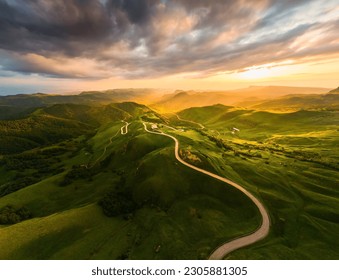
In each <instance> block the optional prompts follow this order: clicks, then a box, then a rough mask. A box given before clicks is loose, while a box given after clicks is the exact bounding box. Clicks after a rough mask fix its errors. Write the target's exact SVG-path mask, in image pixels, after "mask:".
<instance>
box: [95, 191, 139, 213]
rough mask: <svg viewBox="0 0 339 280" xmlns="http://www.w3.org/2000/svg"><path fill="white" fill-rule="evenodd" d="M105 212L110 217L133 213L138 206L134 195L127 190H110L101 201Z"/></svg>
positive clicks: (100, 203)
mask: <svg viewBox="0 0 339 280" xmlns="http://www.w3.org/2000/svg"><path fill="white" fill-rule="evenodd" d="M99 205H100V206H101V207H102V210H103V212H104V214H105V215H106V216H108V217H116V216H121V215H124V216H125V217H127V216H128V214H132V213H133V212H134V211H135V210H136V209H137V208H138V207H137V204H136V203H135V202H134V201H133V198H132V196H131V195H130V194H129V193H128V192H126V191H120V190H119V191H117V190H114V191H110V192H108V193H106V194H105V196H104V197H103V198H102V199H101V200H100V201H99Z"/></svg>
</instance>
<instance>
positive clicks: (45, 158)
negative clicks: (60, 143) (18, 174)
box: [1, 147, 67, 173]
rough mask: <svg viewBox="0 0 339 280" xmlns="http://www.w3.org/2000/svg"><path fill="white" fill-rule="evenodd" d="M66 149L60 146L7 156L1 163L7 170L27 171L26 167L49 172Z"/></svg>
mask: <svg viewBox="0 0 339 280" xmlns="http://www.w3.org/2000/svg"><path fill="white" fill-rule="evenodd" d="M66 151H67V150H66V149H65V148H59V147H55V148H51V149H45V150H35V151H29V152H24V153H21V154H17V155H10V156H5V157H4V159H3V160H2V161H1V163H2V164H3V165H4V167H5V168H6V169H7V170H16V171H25V170H26V169H36V170H38V171H39V172H41V173H48V172H52V171H53V168H52V165H53V164H55V163H59V162H60V159H59V158H58V157H57V156H60V155H62V154H63V153H65V152H66Z"/></svg>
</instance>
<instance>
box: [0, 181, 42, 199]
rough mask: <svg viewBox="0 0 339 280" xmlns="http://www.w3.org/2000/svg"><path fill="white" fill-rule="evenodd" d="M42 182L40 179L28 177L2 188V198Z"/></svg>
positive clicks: (0, 191) (0, 188)
mask: <svg viewBox="0 0 339 280" xmlns="http://www.w3.org/2000/svg"><path fill="white" fill-rule="evenodd" d="M39 181H40V178H39V177H32V176H26V177H24V178H19V179H17V180H15V181H12V182H9V183H6V184H3V185H1V186H0V197H3V196H5V195H8V194H10V193H13V192H16V191H18V190H21V189H23V188H26V187H27V186H30V185H32V184H35V183H37V182H39Z"/></svg>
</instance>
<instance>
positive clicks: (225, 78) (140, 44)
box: [0, 0, 339, 95]
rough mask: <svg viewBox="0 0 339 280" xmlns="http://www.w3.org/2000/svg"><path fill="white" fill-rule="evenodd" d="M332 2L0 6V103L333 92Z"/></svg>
mask: <svg viewBox="0 0 339 280" xmlns="http://www.w3.org/2000/svg"><path fill="white" fill-rule="evenodd" d="M338 30H339V1H338V0H326V1H323V0H213V1H209V0H58V1H53V0H30V1H27V0H0V94H2V95H4V94H14V93H31V92H38V91H40V92H50V93H53V92H72V91H81V90H102V89H112V88H166V89H179V88H180V89H202V90H205V89H211V90H223V89H225V90H227V89H234V88H242V87H247V86H250V85H286V86H305V87H308V86H309V87H326V88H336V87H338V86H339V79H338V78H339V36H338Z"/></svg>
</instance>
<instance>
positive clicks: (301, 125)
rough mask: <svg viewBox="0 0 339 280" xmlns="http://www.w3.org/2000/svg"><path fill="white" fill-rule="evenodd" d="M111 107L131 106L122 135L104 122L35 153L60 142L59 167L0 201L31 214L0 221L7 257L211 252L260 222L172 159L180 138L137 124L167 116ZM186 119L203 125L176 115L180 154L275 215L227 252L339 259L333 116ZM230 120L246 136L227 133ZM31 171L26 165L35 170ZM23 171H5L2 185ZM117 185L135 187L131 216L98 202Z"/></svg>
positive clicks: (209, 112) (226, 191)
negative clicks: (82, 171)
mask: <svg viewBox="0 0 339 280" xmlns="http://www.w3.org/2000/svg"><path fill="white" fill-rule="evenodd" d="M112 106H113V107H114V108H115V110H118V113H119V114H122V113H121V111H119V110H122V111H123V112H125V113H124V114H123V115H125V114H127V113H128V114H129V115H128V117H129V119H128V121H129V122H131V124H130V126H129V129H128V130H129V132H128V134H126V135H121V134H120V127H121V126H123V125H124V123H122V122H121V120H116V121H107V122H105V123H104V124H103V125H101V126H100V127H99V128H98V129H94V128H93V129H92V131H91V132H92V136H88V134H87V136H84V135H82V136H81V137H78V138H75V137H74V138H73V139H72V140H66V141H63V142H61V143H58V144H55V145H53V146H50V147H39V148H37V149H36V150H34V152H38V151H40V150H41V151H43V150H45V152H47V153H48V151H49V150H50V151H53V149H56V148H58V147H63V148H65V151H64V152H63V153H61V154H60V155H58V158H59V159H60V162H58V163H53V164H54V165H55V168H56V167H57V166H59V165H60V166H61V167H62V168H63V170H64V171H62V172H61V173H58V174H45V175H44V176H42V177H41V181H40V182H38V183H36V184H34V185H30V186H28V187H26V188H23V189H21V190H19V191H16V192H13V193H11V194H8V195H6V196H4V197H1V198H0V208H2V207H4V206H6V205H8V204H12V205H15V206H25V207H27V208H28V209H29V210H30V211H31V212H32V213H33V219H30V220H26V221H24V222H21V223H18V224H15V225H10V226H0V246H1V248H4V249H3V250H1V252H0V259H119V258H120V259H124V258H129V259H206V258H208V256H209V254H210V253H211V252H212V251H213V249H215V248H216V247H217V246H218V245H220V244H222V243H223V242H225V241H227V240H231V239H234V238H236V237H238V236H242V235H244V234H247V233H250V232H253V231H254V230H255V229H256V228H257V227H258V226H259V224H260V216H259V213H258V211H257V209H256V207H255V206H254V204H253V203H252V202H251V201H250V200H249V199H248V198H247V197H246V196H244V195H243V194H242V193H241V192H240V191H238V190H236V189H234V188H232V187H230V186H228V185H226V184H224V183H222V182H220V181H217V180H215V179H212V178H210V177H208V176H205V175H203V174H200V173H198V172H196V171H194V170H191V169H189V168H188V167H186V166H184V165H182V164H180V163H179V162H177V161H176V159H175V157H174V142H173V140H171V139H169V138H168V137H164V136H159V135H154V134H149V133H146V132H145V131H144V129H143V126H142V123H141V122H140V121H139V117H140V118H144V119H147V120H151V119H152V120H153V121H154V122H162V121H163V119H164V118H163V117H162V116H159V115H158V114H156V113H154V112H152V111H149V110H148V109H147V108H146V107H143V106H136V105H135V104H134V103H124V104H122V105H119V106H117V105H112ZM54 109H55V108H54ZM115 112H116V111H115ZM126 112H127V113H126ZM67 114H69V111H67ZM77 116H78V117H79V116H80V115H79V112H77ZM180 116H181V117H182V118H187V119H190V120H192V121H196V122H201V123H203V125H204V126H205V127H206V128H205V129H203V130H201V129H200V128H199V126H198V125H195V124H192V123H188V122H184V121H178V119H177V118H175V117H173V118H172V117H171V118H169V120H170V123H169V125H172V126H175V125H177V126H178V127H177V128H182V129H183V131H180V130H177V131H174V130H171V129H169V128H166V127H163V128H162V130H164V131H165V132H167V133H170V134H172V135H175V136H176V137H177V138H178V139H179V141H180V150H181V154H182V155H183V157H187V159H186V160H188V161H189V160H191V161H193V162H192V163H193V164H196V165H197V166H199V167H201V168H204V169H206V170H210V171H211V172H214V173H217V174H220V175H223V176H225V177H227V178H229V179H231V180H233V181H235V182H237V183H239V184H241V185H242V186H244V187H245V188H247V189H248V190H249V191H251V192H252V193H253V194H254V195H255V196H257V197H258V198H259V199H260V200H261V201H262V202H263V203H264V204H265V206H266V207H267V209H268V211H269V214H270V218H271V221H272V227H271V231H270V234H269V236H268V237H267V238H266V239H264V240H262V241H261V242H259V243H257V244H254V245H252V246H249V247H247V248H243V249H240V250H237V251H235V252H233V253H231V254H229V255H228V256H227V257H226V258H229V259H338V258H339V242H338V241H337V236H338V234H339V224H338V221H339V191H338V189H337V181H338V169H337V165H336V164H337V162H338V159H339V154H338V152H337V149H336V147H337V145H338V141H339V140H338V139H339V135H338V114H337V113H336V112H316V111H312V112H307V111H302V112H297V113H288V114H274V113H268V112H256V111H250V110H243V109H241V110H238V109H236V108H231V107H225V106H222V105H217V106H209V107H206V108H193V109H187V110H185V111H183V112H181V113H180ZM133 117H135V118H133ZM233 127H237V128H239V129H240V132H237V133H235V134H232V133H231V130H232V128H233ZM117 132H118V133H117ZM76 135H77V134H76V133H75V134H74V136H76ZM114 135H115V136H114ZM113 136H114V137H113ZM110 139H111V143H110ZM218 143H219V145H217V144H218ZM220 143H222V145H221V144H220ZM105 148H106V152H104V151H105ZM5 157H7V156H5ZM197 159H198V160H197ZM93 163H96V165H95V166H93V167H92V168H90V169H88V172H92V175H91V176H89V177H84V178H74V180H72V181H71V182H70V183H69V184H68V185H66V186H63V187H61V186H60V182H62V181H63V179H64V178H65V175H66V174H67V173H69V172H70V171H71V170H73V168H74V167H73V166H78V167H79V166H80V167H81V166H82V168H85V166H86V165H88V166H89V167H91V164H93ZM54 165H53V166H54ZM33 167H34V166H33ZM33 167H32V168H31V169H25V170H23V171H20V172H21V174H24V175H28V174H34V172H36V171H39V170H35V169H34V168H35V167H34V168H33ZM78 167H77V168H78ZM20 172H19V171H16V170H11V171H8V170H6V169H5V167H1V168H0V185H1V184H5V183H6V182H8V181H11V180H13V178H14V177H15V176H16V175H17V174H18V173H20ZM114 189H116V190H122V189H123V190H125V191H127V192H128V193H130V194H131V197H132V199H133V200H134V202H135V203H136V205H137V210H136V211H135V213H133V215H129V216H125V217H115V218H107V217H105V216H104V215H103V212H102V209H100V207H99V206H98V201H99V200H100V199H101V198H102V197H103V196H104V195H105V193H107V192H108V191H112V190H114Z"/></svg>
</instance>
